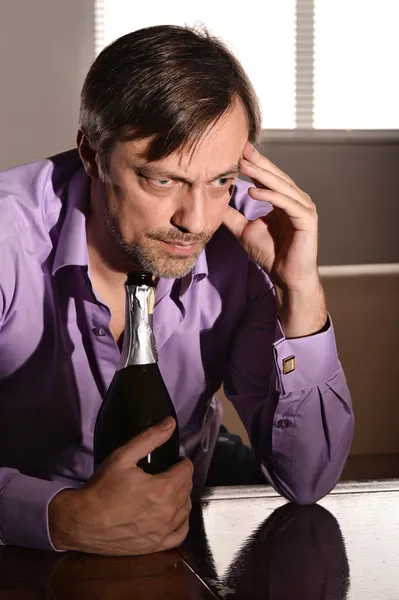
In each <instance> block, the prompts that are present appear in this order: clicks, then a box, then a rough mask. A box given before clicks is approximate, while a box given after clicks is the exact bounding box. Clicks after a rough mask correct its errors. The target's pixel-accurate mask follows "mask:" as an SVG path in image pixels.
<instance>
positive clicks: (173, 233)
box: [147, 229, 214, 244]
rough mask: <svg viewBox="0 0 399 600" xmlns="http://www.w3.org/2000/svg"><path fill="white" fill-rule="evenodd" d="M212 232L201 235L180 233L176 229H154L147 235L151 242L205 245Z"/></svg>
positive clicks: (207, 231) (206, 231) (204, 232)
mask: <svg viewBox="0 0 399 600" xmlns="http://www.w3.org/2000/svg"><path fill="white" fill-rule="evenodd" d="M213 233H214V232H213V231H209V230H205V231H202V232H201V233H182V232H181V231H179V230H178V229H155V230H154V231H151V232H150V233H148V234H147V237H149V238H150V239H151V240H158V241H159V242H172V243H173V242H174V243H177V244H179V243H181V244H197V243H201V244H206V243H207V242H209V240H210V239H211V237H212V236H213Z"/></svg>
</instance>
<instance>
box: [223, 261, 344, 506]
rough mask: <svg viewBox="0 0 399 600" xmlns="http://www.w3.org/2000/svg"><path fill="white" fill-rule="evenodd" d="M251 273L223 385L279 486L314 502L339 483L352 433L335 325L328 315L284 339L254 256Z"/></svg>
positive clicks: (290, 494)
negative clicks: (314, 329) (308, 330)
mask: <svg viewBox="0 0 399 600" xmlns="http://www.w3.org/2000/svg"><path fill="white" fill-rule="evenodd" d="M248 277H249V278H248V300H247V309H246V312H245V315H244V316H243V319H242V321H241V323H240V326H239V328H238V329H237V331H236V334H235V337H234V341H233V344H232V347H231V351H230V354H229V363H228V369H227V374H226V378H225V382H224V388H225V393H226V396H227V397H228V398H229V400H231V401H232V402H233V404H234V406H235V408H236V410H237V412H238V413H239V415H240V417H241V419H242V421H243V423H244V425H245V427H246V429H247V431H248V434H249V437H250V440H251V445H252V446H253V448H254V449H255V451H256V453H257V455H258V457H259V459H260V460H261V462H262V465H263V469H264V470H265V473H266V474H267V477H268V479H269V480H270V482H271V483H272V484H273V486H274V487H275V488H276V490H277V491H278V492H280V493H281V494H282V495H283V496H285V497H286V498H288V499H289V500H292V501H294V502H297V503H299V504H309V503H313V502H316V501H317V500H319V499H320V498H322V497H323V496H324V495H326V494H327V493H328V492H329V491H330V490H331V489H332V488H333V487H334V486H335V484H336V483H337V481H338V479H339V477H340V474H341V472H342V469H343V467H344V464H345V461H346V458H347V456H348V453H349V450H350V446H351V442H352V437H353V426H354V420H353V412H352V406H351V398H350V393H349V390H348V387H347V384H346V381H345V376H344V373H343V371H342V367H341V365H340V363H339V361H338V357H337V350H336V344H335V338H334V331H333V326H332V323H331V321H330V320H329V321H328V323H327V326H326V328H325V330H323V332H322V333H316V334H315V335H309V336H307V337H300V338H296V339H286V338H285V337H284V336H283V335H282V330H281V327H280V325H279V323H278V322H277V302H276V296H275V293H274V289H270V282H269V280H268V277H267V275H265V273H264V272H263V271H262V270H261V269H260V268H259V267H258V266H257V265H255V264H254V263H252V262H251V263H250V267H249V276H248ZM276 331H277V334H276ZM276 338H278V339H277V341H276Z"/></svg>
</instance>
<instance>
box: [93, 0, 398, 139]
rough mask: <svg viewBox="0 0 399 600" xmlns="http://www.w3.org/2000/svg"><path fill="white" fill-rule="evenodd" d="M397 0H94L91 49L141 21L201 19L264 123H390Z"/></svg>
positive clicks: (393, 122) (394, 124)
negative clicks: (236, 67) (244, 78)
mask: <svg viewBox="0 0 399 600" xmlns="http://www.w3.org/2000/svg"><path fill="white" fill-rule="evenodd" d="M398 22H399V1H398V0H379V1H378V2H376V0H248V2H247V3H246V4H245V5H244V6H243V5H242V4H240V5H238V4H237V5H235V4H234V3H231V5H230V6H229V5H226V4H225V3H218V2H215V1H214V0H202V1H201V2H200V3H198V4H197V3H190V2H186V1H183V0H169V1H168V2H164V1H163V0H153V1H152V2H148V3H143V4H140V3H137V2H133V1H132V0H130V1H129V0H96V52H99V51H100V50H102V48H103V47H104V46H106V45H107V44H109V43H110V42H112V41H113V40H114V39H116V38H117V37H119V36H121V35H123V34H125V33H127V32H129V31H133V30H135V29H140V28H142V27H147V26H150V25H160V24H165V23H172V24H176V25H185V24H187V25H194V24H201V23H203V24H205V26H206V27H207V28H208V29H209V30H210V31H211V32H212V33H213V34H215V35H217V36H218V37H220V38H222V39H223V40H224V41H225V42H226V43H227V44H228V46H229V47H230V48H231V50H232V51H233V52H234V54H235V55H236V56H237V57H238V58H239V60H240V61H241V63H242V64H243V66H244V68H245V70H246V71H247V73H248V75H249V77H250V79H251V81H252V82H253V84H254V86H255V89H256V91H257V93H258V96H259V98H260V101H261V104H262V111H263V127H264V128H265V129H294V128H297V129H312V128H314V129H338V130H341V129H366V130H369V129H399V108H398V107H399V77H397V76H396V71H397V69H398V62H399V36H397V35H396V30H395V29H396V25H397V23H398Z"/></svg>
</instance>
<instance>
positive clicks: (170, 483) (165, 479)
mask: <svg viewBox="0 0 399 600" xmlns="http://www.w3.org/2000/svg"><path fill="white" fill-rule="evenodd" d="M193 472H194V469H193V463H192V462H191V460H190V459H189V458H187V457H186V456H184V457H182V458H181V459H180V461H179V462H178V463H176V464H175V465H173V466H172V467H170V468H169V469H168V470H167V471H164V472H163V473H160V474H159V475H156V479H157V483H159V484H160V486H161V488H163V494H162V496H160V497H158V500H159V501H161V502H164V501H165V497H170V496H174V497H175V502H176V506H181V505H182V504H184V502H185V501H186V498H187V497H188V496H189V495H190V494H191V490H192V487H193ZM154 501H157V500H155V499H154Z"/></svg>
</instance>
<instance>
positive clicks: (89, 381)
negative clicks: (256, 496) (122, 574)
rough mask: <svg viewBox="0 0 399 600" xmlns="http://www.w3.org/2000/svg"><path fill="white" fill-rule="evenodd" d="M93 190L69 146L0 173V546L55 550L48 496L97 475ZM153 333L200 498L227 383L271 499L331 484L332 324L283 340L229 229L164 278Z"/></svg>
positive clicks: (339, 410)
mask: <svg viewBox="0 0 399 600" xmlns="http://www.w3.org/2000/svg"><path fill="white" fill-rule="evenodd" d="M89 185H90V183H89V179H88V178H87V176H86V174H85V172H84V170H83V168H82V165H81V162H80V159H79V156H78V153H77V151H76V150H72V151H69V152H66V153H63V154H60V155H58V156H55V157H52V158H50V159H46V160H42V161H39V162H36V163H33V164H29V165H24V166H20V167H16V168H13V169H10V170H8V171H4V172H3V173H1V174H0V544H13V545H22V546H30V547H36V548H44V549H51V548H53V545H52V543H51V539H50V536H49V531H48V519H47V507H48V504H49V502H50V500H51V499H52V498H53V496H54V495H55V494H56V493H57V492H59V491H60V490H62V489H64V488H66V487H79V486H81V485H82V484H83V483H84V482H85V481H87V479H88V478H89V477H90V476H91V474H92V472H93V430H94V424H95V420H96V416H97V413H98V410H99V408H100V404H101V401H102V398H103V397H104V394H105V392H106V390H107V387H108V385H109V384H110V382H111V379H112V377H113V374H114V372H115V369H116V368H117V365H118V362H119V357H120V352H119V348H118V346H117V344H116V343H115V341H114V339H113V337H112V335H111V332H110V329H109V323H110V311H109V308H108V307H107V306H106V305H105V304H104V303H103V302H102V301H101V300H100V299H99V298H98V297H97V295H96V293H95V290H94V289H93V288H92V285H91V280H90V271H89V268H88V252H87V242H86V230H85V221H86V217H85V214H86V212H87V207H88V198H89ZM248 185H249V184H247V183H245V182H243V181H238V182H237V184H236V189H235V192H234V194H233V197H232V200H231V204H232V205H233V206H234V207H236V208H237V209H239V210H240V211H241V212H243V213H244V214H245V215H246V216H247V217H249V218H255V217H256V216H259V215H260V214H265V212H267V211H268V210H270V205H269V206H265V204H264V203H259V202H256V201H254V200H252V199H251V198H250V197H249V196H248V194H247V188H248ZM154 334H155V339H156V343H157V347H158V352H159V366H160V369H161V372H162V375H163V377H164V380H165V383H166V385H167V387H168V389H169V392H170V395H171V397H172V399H173V401H174V404H175V408H176V413H177V417H178V422H179V426H180V434H181V452H182V453H185V454H186V455H187V456H189V457H190V458H191V459H192V460H193V462H194V465H195V475H194V481H195V486H196V488H197V490H201V489H202V487H203V486H204V483H205V479H206V475H207V471H208V467H209V463H210V459H211V456H212V452H213V449H214V447H215V443H216V440H217V435H218V431H219V426H220V423H221V420H222V411H221V406H220V403H219V401H218V400H217V399H216V398H215V396H214V394H215V392H217V390H218V389H219V388H220V386H221V384H222V383H224V386H225V392H226V395H227V397H228V398H229V399H230V400H231V402H233V404H234V406H235V408H236V409H237V411H238V413H239V415H240V417H241V419H242V421H243V423H244V425H245V427H246V429H247V431H248V434H249V437H250V439H251V444H252V446H253V447H254V449H255V450H256V452H257V453H258V456H259V457H260V458H261V460H262V464H263V468H264V471H265V474H266V475H267V477H268V478H269V480H270V481H271V483H272V484H273V485H274V487H275V488H276V489H277V490H278V491H279V492H280V493H281V494H283V495H284V496H286V497H287V498H289V499H291V500H294V501H296V502H299V503H310V502H314V501H316V500H318V499H320V498H321V497H322V496H324V495H325V494H327V493H328V492H329V491H330V490H331V489H332V488H333V486H334V485H335V483H336V482H337V480H338V478H339V476H340V473H341V471H342V468H343V466H344V463H345V460H346V457H347V455H348V452H349V448H350V444H351V441H352V435H353V414H352V408H351V401H350V394H349V391H348V388H347V385H346V381H345V377H344V374H343V372H342V368H341V365H340V363H339V361H338V358H337V350H336V345H335V340H334V332H333V327H332V324H331V322H330V324H329V327H328V329H327V330H326V331H324V332H322V333H319V334H316V335H313V336H309V337H306V338H300V339H295V340H287V339H285V338H284V336H283V334H282V331H281V328H280V326H279V323H278V321H277V318H276V301H275V294H274V289H273V286H272V284H271V282H270V279H269V278H268V276H267V275H266V274H265V273H264V272H263V271H262V270H261V269H260V268H259V267H258V266H257V265H256V264H255V263H254V262H253V261H252V260H251V259H250V258H249V257H248V255H247V254H246V252H245V251H244V250H243V248H242V247H241V246H240V244H239V243H238V241H237V240H236V239H235V238H234V236H233V235H232V234H231V233H230V232H229V231H228V230H227V229H226V228H225V227H224V226H221V227H220V228H219V230H218V231H217V232H216V233H215V235H214V237H213V238H212V240H211V241H210V242H209V244H208V246H207V247H206V250H205V251H204V252H203V253H202V254H201V255H200V257H199V259H198V261H197V264H196V266H195V268H194V269H193V271H192V273H190V274H189V275H188V276H187V277H184V278H183V279H177V280H166V279H161V280H160V281H159V284H158V286H157V304H156V308H155V313H154ZM292 355H293V356H295V357H296V369H295V370H294V371H293V372H291V373H288V374H284V373H283V359H284V358H286V357H289V356H292Z"/></svg>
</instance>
